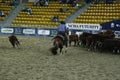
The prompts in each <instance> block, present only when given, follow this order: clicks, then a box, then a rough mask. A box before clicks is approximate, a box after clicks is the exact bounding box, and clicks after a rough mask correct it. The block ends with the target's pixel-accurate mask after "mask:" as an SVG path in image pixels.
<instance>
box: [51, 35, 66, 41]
mask: <svg viewBox="0 0 120 80" xmlns="http://www.w3.org/2000/svg"><path fill="white" fill-rule="evenodd" d="M55 38H60V39H61V40H62V41H64V37H63V36H62V35H59V34H58V35H57V36H55V37H54V38H53V39H55Z"/></svg>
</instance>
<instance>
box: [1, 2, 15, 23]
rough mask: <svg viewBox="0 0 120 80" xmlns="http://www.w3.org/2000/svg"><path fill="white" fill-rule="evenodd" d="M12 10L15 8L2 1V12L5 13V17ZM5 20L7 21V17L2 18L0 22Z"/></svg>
mask: <svg viewBox="0 0 120 80" xmlns="http://www.w3.org/2000/svg"><path fill="white" fill-rule="evenodd" d="M12 8H13V6H8V4H7V2H5V3H2V0H0V10H1V11H3V12H4V15H8V14H9V12H10V10H11V9H12ZM4 19H5V16H4V17H0V21H3V20H4Z"/></svg>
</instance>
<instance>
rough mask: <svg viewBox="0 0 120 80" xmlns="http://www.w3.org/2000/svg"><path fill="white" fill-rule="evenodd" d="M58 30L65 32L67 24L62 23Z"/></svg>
mask: <svg viewBox="0 0 120 80" xmlns="http://www.w3.org/2000/svg"><path fill="white" fill-rule="evenodd" d="M57 31H58V32H65V31H66V25H65V24H60V25H59V26H58V28H57Z"/></svg>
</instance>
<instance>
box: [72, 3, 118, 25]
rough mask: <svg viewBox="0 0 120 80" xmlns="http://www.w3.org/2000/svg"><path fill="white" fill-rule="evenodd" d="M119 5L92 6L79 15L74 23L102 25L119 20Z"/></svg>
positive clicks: (102, 4)
mask: <svg viewBox="0 0 120 80" xmlns="http://www.w3.org/2000/svg"><path fill="white" fill-rule="evenodd" d="M119 9H120V3H113V4H104V3H99V4H93V5H91V6H90V7H89V8H88V9H87V10H86V11H85V12H83V13H82V14H81V15H79V16H78V17H77V18H76V19H75V20H74V23H82V24H84V23H86V24H102V23H105V22H109V21H112V20H116V19H119V18H120V10H119Z"/></svg>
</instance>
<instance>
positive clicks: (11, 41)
mask: <svg viewBox="0 0 120 80" xmlns="http://www.w3.org/2000/svg"><path fill="white" fill-rule="evenodd" d="M8 38H9V42H10V43H11V44H12V46H13V48H15V45H16V46H17V47H19V46H20V42H19V41H18V39H17V37H16V36H15V35H11V36H9V37H8Z"/></svg>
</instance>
